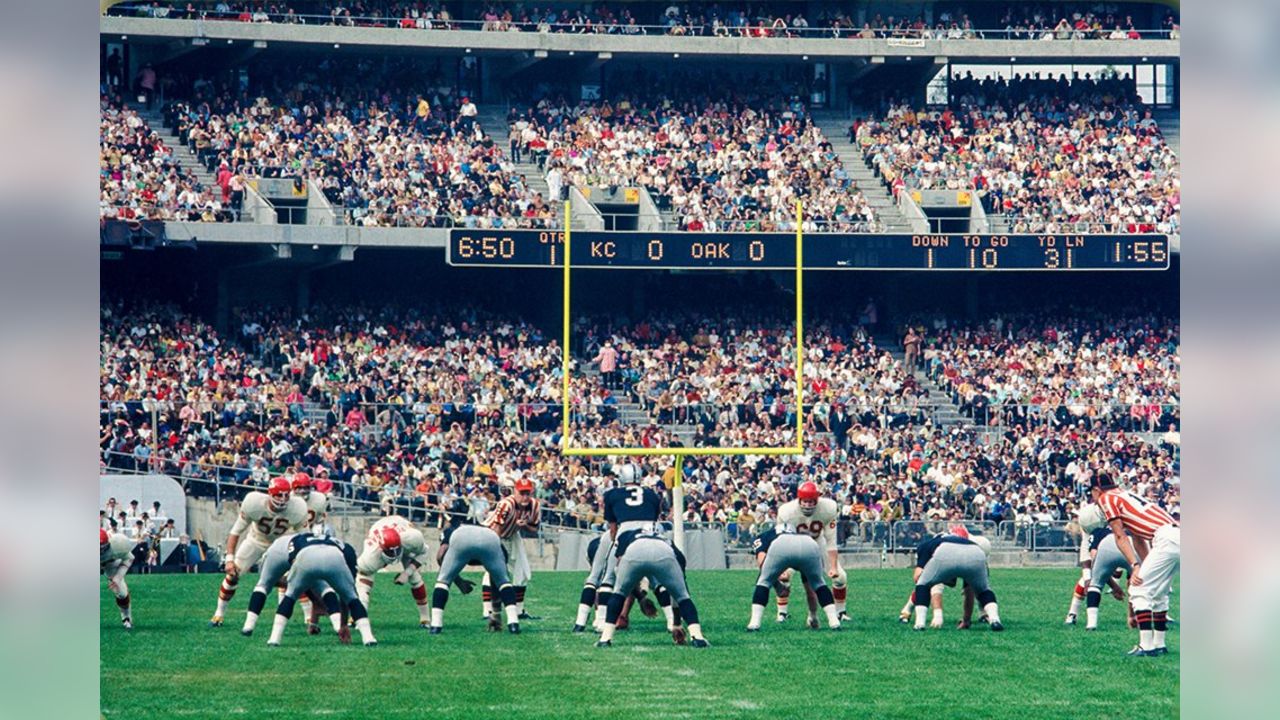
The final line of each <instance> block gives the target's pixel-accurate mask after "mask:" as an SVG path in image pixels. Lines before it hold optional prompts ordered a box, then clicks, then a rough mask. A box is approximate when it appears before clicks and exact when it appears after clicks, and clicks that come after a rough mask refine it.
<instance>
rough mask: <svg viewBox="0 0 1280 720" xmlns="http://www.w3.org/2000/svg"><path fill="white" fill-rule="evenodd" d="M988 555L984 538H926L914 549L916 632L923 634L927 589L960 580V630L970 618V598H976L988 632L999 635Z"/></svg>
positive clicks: (1000, 624) (971, 607)
mask: <svg viewBox="0 0 1280 720" xmlns="http://www.w3.org/2000/svg"><path fill="white" fill-rule="evenodd" d="M990 551H991V542H990V541H989V540H987V539H986V538H985V537H982V536H980V535H979V536H976V537H972V538H965V537H960V536H959V535H953V534H950V533H948V534H945V535H937V536H935V537H932V538H929V539H928V540H925V541H924V542H922V543H920V545H919V546H918V547H917V548H916V568H917V569H918V570H919V571H920V573H919V575H917V576H916V581H915V582H916V591H915V611H916V622H915V629H916V630H924V620H925V608H926V607H927V606H928V604H929V595H930V588H932V587H933V586H934V585H937V584H939V583H944V584H948V585H950V584H952V583H954V582H955V581H956V580H964V586H965V601H964V619H963V620H961V622H960V627H962V628H965V627H968V626H969V619H970V618H971V617H972V616H973V598H974V597H975V596H976V597H977V599H978V602H979V603H981V606H982V609H983V611H984V612H985V613H986V615H987V621H988V622H990V623H991V629H992V630H994V631H996V632H1000V631H1001V630H1004V625H1003V624H1002V623H1001V622H1000V609H999V607H998V606H997V605H996V594H995V593H994V592H992V590H991V586H990V583H989V582H988V577H987V554H988V553H989V552H990ZM941 620H942V619H941V617H940V616H939V617H938V618H937V619H936V620H935V624H934V627H941V625H942V622H941Z"/></svg>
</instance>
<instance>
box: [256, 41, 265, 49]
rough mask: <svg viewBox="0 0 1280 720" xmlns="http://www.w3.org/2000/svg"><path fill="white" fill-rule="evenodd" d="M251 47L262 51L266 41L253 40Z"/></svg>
mask: <svg viewBox="0 0 1280 720" xmlns="http://www.w3.org/2000/svg"><path fill="white" fill-rule="evenodd" d="M253 46H254V47H255V48H257V49H259V50H262V49H263V48H265V47H266V46H267V41H266V40H254V41H253Z"/></svg>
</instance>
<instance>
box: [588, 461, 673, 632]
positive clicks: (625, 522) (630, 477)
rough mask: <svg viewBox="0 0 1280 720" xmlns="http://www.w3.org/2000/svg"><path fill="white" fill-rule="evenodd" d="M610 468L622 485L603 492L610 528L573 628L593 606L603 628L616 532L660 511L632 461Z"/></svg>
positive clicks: (615, 560)
mask: <svg viewBox="0 0 1280 720" xmlns="http://www.w3.org/2000/svg"><path fill="white" fill-rule="evenodd" d="M612 469H613V472H614V474H615V475H616V476H617V477H618V479H619V480H620V481H621V482H622V485H621V486H619V487H615V488H611V489H609V490H608V491H607V492H605V494H604V500H603V504H604V519H605V522H607V523H608V524H609V529H608V532H607V533H606V535H605V537H604V540H602V541H601V542H600V545H599V547H597V548H596V555H595V557H594V558H592V561H591V573H590V574H589V575H588V576H587V581H586V583H585V584H584V585H583V587H582V596H581V598H580V599H579V600H578V616H577V619H576V620H575V621H574V624H573V629H574V632H582V631H583V630H584V629H585V626H586V624H587V617H588V616H589V615H590V614H591V608H592V606H595V607H596V621H595V625H596V629H597V630H600V629H602V628H603V625H604V622H603V620H604V619H603V618H602V617H601V615H602V614H603V612H604V610H605V608H607V607H608V605H609V601H610V597H609V596H610V594H611V593H612V592H613V585H614V580H615V576H616V574H617V563H618V556H617V554H616V553H615V552H614V545H615V543H616V542H617V539H618V535H619V534H620V533H623V532H626V531H628V530H632V529H637V528H640V527H645V526H648V525H651V524H653V523H656V522H657V521H658V520H659V518H660V516H661V515H662V505H663V499H662V496H661V495H659V494H658V493H657V492H656V491H655V490H654V489H653V488H651V487H644V486H643V485H642V484H641V482H640V480H641V473H640V468H638V467H636V466H635V465H634V464H632V463H622V464H619V465H614V466H613V468H612ZM668 589H670V588H668Z"/></svg>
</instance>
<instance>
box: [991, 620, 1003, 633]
mask: <svg viewBox="0 0 1280 720" xmlns="http://www.w3.org/2000/svg"><path fill="white" fill-rule="evenodd" d="M1003 631H1004V623H1001V622H993V623H991V632H1003Z"/></svg>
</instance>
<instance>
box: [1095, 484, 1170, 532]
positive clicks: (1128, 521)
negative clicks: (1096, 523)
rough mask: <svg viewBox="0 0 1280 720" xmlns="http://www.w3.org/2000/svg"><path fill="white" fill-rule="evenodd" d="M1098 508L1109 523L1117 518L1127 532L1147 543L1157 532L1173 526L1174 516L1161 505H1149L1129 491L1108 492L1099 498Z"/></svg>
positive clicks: (1116, 490) (1114, 490) (1115, 490)
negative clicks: (1167, 526)
mask: <svg viewBox="0 0 1280 720" xmlns="http://www.w3.org/2000/svg"><path fill="white" fill-rule="evenodd" d="M1098 507H1100V508H1102V514H1103V515H1105V516H1106V518H1107V522H1111V521H1112V520H1115V519H1117V518H1119V519H1120V521H1121V522H1123V523H1124V529H1125V531H1126V532H1128V533H1130V534H1132V535H1136V536H1138V537H1140V538H1142V539H1143V540H1146V541H1147V542H1151V539H1152V538H1153V537H1155V534H1156V530H1159V529H1160V528H1162V527H1164V526H1165V525H1172V524H1173V516H1171V515H1169V513H1167V512H1165V511H1164V510H1163V509H1162V508H1161V507H1160V506H1159V505H1156V504H1154V503H1149V502H1147V501H1146V500H1143V499H1142V498H1140V497H1138V496H1137V495H1134V494H1133V493H1131V492H1129V491H1128V490H1119V489H1113V490H1107V491H1105V492H1103V493H1102V494H1100V495H1099V496H1098Z"/></svg>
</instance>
